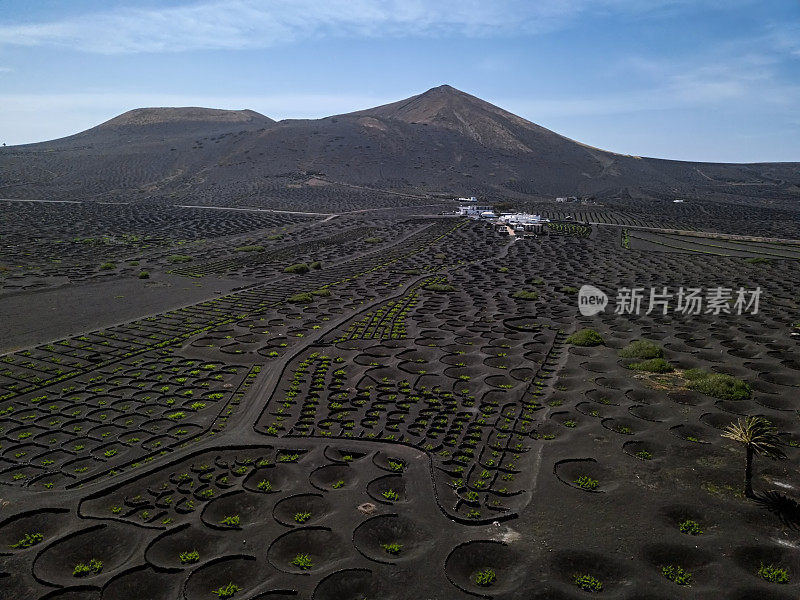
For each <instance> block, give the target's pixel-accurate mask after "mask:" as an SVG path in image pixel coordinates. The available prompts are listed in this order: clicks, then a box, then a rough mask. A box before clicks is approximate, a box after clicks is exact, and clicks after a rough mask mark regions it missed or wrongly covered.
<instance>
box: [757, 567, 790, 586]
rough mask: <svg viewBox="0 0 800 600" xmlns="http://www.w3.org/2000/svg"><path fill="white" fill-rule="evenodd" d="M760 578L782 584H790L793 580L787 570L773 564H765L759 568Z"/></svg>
mask: <svg viewBox="0 0 800 600" xmlns="http://www.w3.org/2000/svg"><path fill="white" fill-rule="evenodd" d="M758 576H759V577H761V579H763V580H764V581H769V582H770V583H780V584H786V583H789V581H790V579H791V578H790V577H789V571H788V570H787V569H784V568H783V567H776V566H775V565H773V564H769V565H765V564H764V563H763V562H762V563H761V565H760V566H759V567H758Z"/></svg>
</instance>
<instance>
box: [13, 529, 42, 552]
mask: <svg viewBox="0 0 800 600" xmlns="http://www.w3.org/2000/svg"><path fill="white" fill-rule="evenodd" d="M43 539H44V535H42V534H41V533H26V534H25V536H24V537H23V538H22V539H21V540H20V541H18V542H17V543H16V544H12V545H11V548H15V549H22V548H30V547H31V546H35V545H36V544H38V543H39V542H41V541H42V540H43Z"/></svg>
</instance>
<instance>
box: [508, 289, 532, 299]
mask: <svg viewBox="0 0 800 600" xmlns="http://www.w3.org/2000/svg"><path fill="white" fill-rule="evenodd" d="M511 297H512V298H514V299H515V300H537V299H538V298H539V294H538V293H536V292H534V291H532V290H517V291H516V292H514V293H513V294H511Z"/></svg>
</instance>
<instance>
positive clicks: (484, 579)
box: [472, 567, 497, 587]
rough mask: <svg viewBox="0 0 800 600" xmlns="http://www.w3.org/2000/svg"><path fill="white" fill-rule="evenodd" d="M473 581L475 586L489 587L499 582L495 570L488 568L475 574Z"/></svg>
mask: <svg viewBox="0 0 800 600" xmlns="http://www.w3.org/2000/svg"><path fill="white" fill-rule="evenodd" d="M472 580H473V581H474V582H475V585H479V586H481V587H489V586H490V585H492V584H493V583H494V582H495V581H497V573H495V571H494V569H491V568H489V567H487V568H485V569H481V570H480V571H478V572H477V573H475V575H474V576H473V578H472Z"/></svg>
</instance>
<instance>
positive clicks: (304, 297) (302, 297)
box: [286, 292, 314, 304]
mask: <svg viewBox="0 0 800 600" xmlns="http://www.w3.org/2000/svg"><path fill="white" fill-rule="evenodd" d="M286 300H287V302H291V303H293V304H308V303H309V302H313V301H314V296H312V295H311V294H310V293H309V292H300V293H299V294H295V295H294V296H289V297H288V298H287V299H286Z"/></svg>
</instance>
